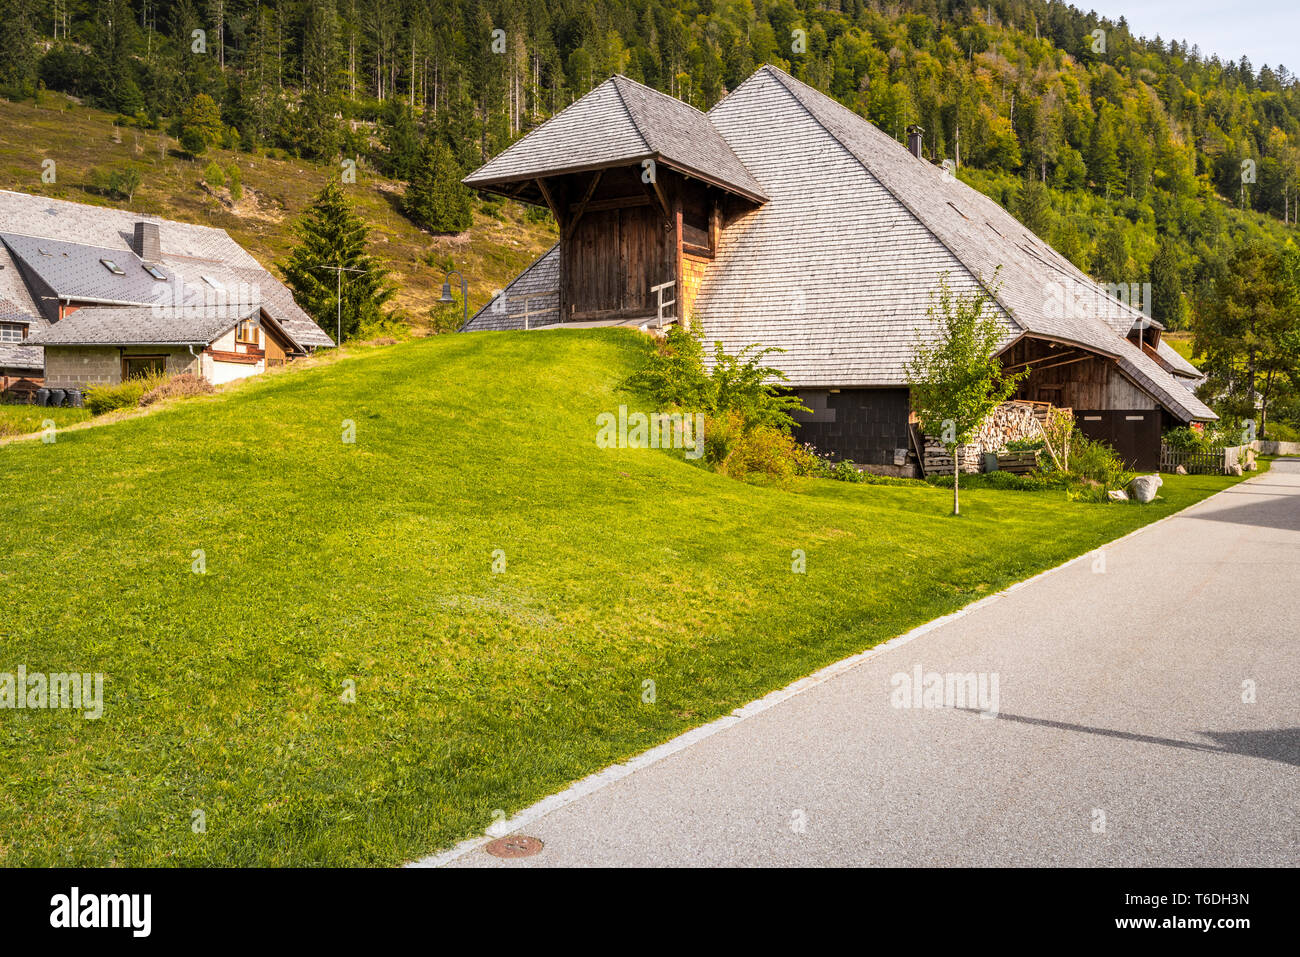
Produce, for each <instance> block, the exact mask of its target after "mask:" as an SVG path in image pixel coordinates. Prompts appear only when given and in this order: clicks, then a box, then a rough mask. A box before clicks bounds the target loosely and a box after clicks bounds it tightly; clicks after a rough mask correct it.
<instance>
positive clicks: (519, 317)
mask: <svg viewBox="0 0 1300 957" xmlns="http://www.w3.org/2000/svg"><path fill="white" fill-rule="evenodd" d="M559 288H560V244H559V243H556V244H555V245H554V246H552V247H551V248H550V249H548V250H547V251H546V252H544V253H542V255H540V256H538V257H537V259H535V260H534V261H533V263H532V265H530V266H529V267H528V268H527V269H525V270H524V271H523V272H521V273H520V274H519V275H518V276H516V277H515V278H514V279H513V280H512V281H511V282H510V284H509V285H507V286H506V288H505V289H502V290H501V291H500V292H499V293H497V294H496V295H495V296H493V297H492V298H491V299H490V300H488V302H487V303H486V304H485V305H484V306H483V308H482V309H480V310H479V311H478V312H476V313H474V315H472V316H470V317H469V322H467V323H465V326H464V328H463V330H462V331H464V332H484V331H498V332H499V331H505V330H507V329H522V328H524V312H525V306H528V307H530V309H531V314H530V315H529V318H528V326H529V328H536V327H537V326H541V325H548V324H551V323H556V322H559V321H560V297H559V295H558V293H559ZM527 300H531V301H527ZM546 307H549V308H546ZM543 310H544V311H543ZM539 313H540V314H539Z"/></svg>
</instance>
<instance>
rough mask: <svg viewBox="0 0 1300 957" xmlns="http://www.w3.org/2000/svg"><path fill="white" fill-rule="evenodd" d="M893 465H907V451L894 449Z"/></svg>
mask: <svg viewBox="0 0 1300 957" xmlns="http://www.w3.org/2000/svg"><path fill="white" fill-rule="evenodd" d="M894 464H895V465H906V464H907V449H894Z"/></svg>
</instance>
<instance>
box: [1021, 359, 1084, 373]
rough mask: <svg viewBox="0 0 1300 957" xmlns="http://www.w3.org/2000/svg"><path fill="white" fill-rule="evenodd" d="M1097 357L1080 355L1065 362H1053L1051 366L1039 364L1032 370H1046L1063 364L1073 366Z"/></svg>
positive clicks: (1057, 367)
mask: <svg viewBox="0 0 1300 957" xmlns="http://www.w3.org/2000/svg"><path fill="white" fill-rule="evenodd" d="M1095 358H1096V356H1091V355H1087V356H1080V357H1079V358H1077V359H1068V360H1066V361H1065V362H1053V363H1052V364H1051V365H1050V366H1038V367H1036V368H1034V369H1033V370H1032V371H1034V372H1046V371H1047V370H1048V369H1059V368H1060V367H1061V366H1072V365H1074V364H1075V363H1076V362H1087V361H1088V360H1089V359H1095Z"/></svg>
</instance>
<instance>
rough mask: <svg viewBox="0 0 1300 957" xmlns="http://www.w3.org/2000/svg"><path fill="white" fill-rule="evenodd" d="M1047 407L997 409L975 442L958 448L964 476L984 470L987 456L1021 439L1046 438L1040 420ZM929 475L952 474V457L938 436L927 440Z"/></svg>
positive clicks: (1013, 404)
mask: <svg viewBox="0 0 1300 957" xmlns="http://www.w3.org/2000/svg"><path fill="white" fill-rule="evenodd" d="M1045 409H1046V406H1044V405H1043V404H1042V403H1033V402H1004V403H1002V404H1001V405H999V406H998V407H997V408H996V409H994V410H993V411H992V412H991V413H990V414H989V417H988V418H987V419H985V420H984V422H983V424H982V425H981V426H980V427H979V429H978V430H976V432H975V437H974V441H973V442H971V444H970V445H963V446H961V447H959V448H958V449H957V461H958V462H959V463H960V466H961V470H962V472H963V473H964V474H974V473H975V472H980V471H983V454H984V453H985V452H998V451H1000V450H1002V449H1005V448H1006V447H1007V443H1009V442H1014V441H1016V440H1018V439H1036V438H1039V437H1040V436H1041V435H1042V427H1041V425H1040V420H1041V419H1042V418H1043V417H1045V415H1046V412H1045ZM923 464H924V468H925V474H926V475H951V474H952V457H951V456H950V455H949V454H948V450H947V449H945V448H944V447H943V443H942V442H941V441H940V440H939V437H938V436H934V435H927V436H926V437H925V462H924V463H923Z"/></svg>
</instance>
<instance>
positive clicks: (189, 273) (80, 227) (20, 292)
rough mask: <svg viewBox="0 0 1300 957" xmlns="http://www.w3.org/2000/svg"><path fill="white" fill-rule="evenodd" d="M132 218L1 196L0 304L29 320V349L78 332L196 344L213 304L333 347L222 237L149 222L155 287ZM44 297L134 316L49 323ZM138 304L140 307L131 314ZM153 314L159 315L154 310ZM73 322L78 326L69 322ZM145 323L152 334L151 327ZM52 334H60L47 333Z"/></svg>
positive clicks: (305, 341)
mask: <svg viewBox="0 0 1300 957" xmlns="http://www.w3.org/2000/svg"><path fill="white" fill-rule="evenodd" d="M141 219H142V217H141V216H140V214H138V213H133V212H131V211H129V210H118V209H107V208H102V207H98V206H86V205H83V204H80V203H71V202H66V201H64V200H55V199H48V198H46V197H43V196H32V195H28V194H25V193H14V192H9V191H7V190H0V267H4V268H0V298H7V299H11V300H12V301H14V302H15V303H16V304H17V305H18V307H19V308H20V309H22V310H24V311H26V312H27V313H28V314H29V315H30V316H31V328H30V330H29V335H28V339H29V341H30V342H31V343H32V344H33V345H42V344H45V343H49V344H55V343H67V342H71V341H73V340H72V339H71V338H70V337H71V336H73V335H74V333H76V332H77V330H78V329H84V330H87V331H86V332H85V333H82V334H86V335H89V334H90V331H91V330H93V332H94V335H95V336H106V335H110V334H111V335H115V336H118V337H119V338H113V339H107V340H105V339H101V338H93V339H86V340H84V341H87V342H89V341H94V342H110V343H113V344H150V345H159V344H163V343H167V342H192V341H198V340H200V339H201V338H202V336H203V335H205V334H206V333H207V331H208V329H209V328H211V325H212V320H211V315H210V314H209V313H207V312H205V310H204V309H203V308H195V307H196V306H203V305H204V304H205V303H206V304H207V305H209V306H211V305H212V304H214V303H216V302H220V303H222V304H223V305H224V306H226V307H228V311H232V312H238V311H239V310H240V309H242V307H243V306H244V305H260V306H261V308H262V309H264V310H265V311H266V313H267V314H268V315H269V316H270V317H271V318H272V319H273V320H274V321H275V322H276V323H277V324H278V325H279V326H280V327H281V328H283V329H284V331H285V332H286V333H287V334H288V336H289V337H290V338H291V339H292V340H293V341H294V342H295V343H296V344H297V345H298V346H299V347H302V348H308V347H315V346H331V345H333V344H334V341H333V339H331V338H330V336H329V335H328V334H327V333H326V332H325V331H324V330H322V329H321V328H320V327H319V326H317V325H316V323H315V322H313V321H312V319H311V317H310V316H308V315H307V314H306V313H305V312H303V310H302V309H301V308H300V307H299V306H298V305H297V303H296V302H294V300H293V295H292V293H291V292H290V291H289V290H288V289H287V288H286V287H285V286H284V284H283V283H281V282H280V281H279V280H277V279H276V278H275V277H274V276H273V275H272V274H271V273H270V272H268V271H267V270H266V269H264V268H262V266H261V264H260V263H258V261H257V260H256V259H254V258H253V256H251V255H250V254H249V253H248V252H247V251H246V250H245V249H244V248H243V247H241V246H240V245H239V244H238V243H236V242H235V241H234V240H233V239H231V238H230V236H229V235H228V234H227V233H226V231H225V230H223V229H216V228H214V227H211V226H197V225H193V224H189V223H178V222H173V221H171V220H165V219H151V220H150V221H151V222H154V223H156V224H157V226H158V232H159V242H160V247H161V252H162V255H161V257H160V259H159V261H158V262H157V263H156V264H155V265H156V266H157V267H158V268H159V269H160V270H161V271H162V273H163V274H164V276H165V279H164V280H163V281H161V282H160V281H159V280H157V279H155V278H154V277H153V276H151V275H149V274H148V273H147V272H145V270H144V267H143V264H142V263H141V261H140V258H139V257H138V256H137V255H136V254H135V251H134V246H133V240H134V234H135V224H136V223H137V222H139V221H140V220H141ZM101 258H106V259H110V260H111V261H113V262H114V263H115V264H116V265H117V266H118V267H119V268H120V269H121V270H122V272H123V273H124V275H121V276H118V275H115V274H114V273H112V272H110V271H109V270H108V269H107V268H105V267H104V265H103V264H102V263H101V262H100V259H101ZM19 264H21V265H23V266H24V267H26V269H27V270H28V271H29V273H32V274H34V275H35V278H36V280H37V282H36V285H37V286H41V285H42V284H43V286H44V287H45V288H44V289H42V290H40V291H39V292H38V293H37V296H39V297H41V298H40V299H38V298H35V297H34V296H33V292H32V288H31V286H30V285H29V284H28V283H27V282H24V281H23V276H22V275H21V272H20V270H19V269H18V268H17V267H18V266H19ZM204 277H207V279H211V280H214V281H215V283H216V285H213V284H211V283H209V282H208V281H207V279H205V278H204ZM218 287H219V288H218ZM47 290H48V291H47ZM51 295H52V296H54V297H57V298H58V299H63V298H67V299H72V300H74V301H78V300H79V301H82V302H87V301H90V302H94V301H100V302H112V303H127V304H134V306H135V307H134V308H133V307H132V306H124V307H120V308H126V309H127V310H128V311H127V312H124V313H123V314H122V315H121V316H119V317H116V318H112V317H107V316H104V315H102V310H101V309H100V308H99V307H96V308H95V310H94V311H88V310H90V309H91V307H89V306H87V307H83V308H82V309H80V310H78V311H77V312H74V313H72V314H71V315H69V316H68V317H67V318H65V319H63V320H62V321H59V322H56V323H53V324H51V322H50V320H51V319H53V318H56V317H57V308H56V302H55V301H54V300H49V301H46V300H45V299H44V297H46V296H51ZM141 305H144V306H148V307H149V308H139V306H141ZM160 305H162V306H164V308H154V307H157V306H160ZM178 306H185V307H186V308H180V309H178V308H176V307H178ZM251 311H252V310H244V311H243V314H244V315H247V314H249V313H250V312H251ZM82 313H85V315H82ZM79 315H81V318H80V319H78V320H77V321H76V322H72V320H74V319H76V318H77V316H79ZM234 321H235V320H234V319H232V320H231V321H230V323H228V324H227V326H226V328H229V327H230V326H231V325H233V324H234ZM154 322H159V323H161V325H158V326H157V327H155V326H153V325H151V323H154ZM65 323H72V324H71V325H68V326H64V324H65ZM57 326H64V328H63V329H62V330H61V331H59V332H58V333H57V334H56V333H55V331H54V329H55V327H57ZM220 331H221V332H224V331H225V330H224V329H222V330H220ZM77 341H83V340H77ZM203 341H205V342H207V341H210V339H207V340H203Z"/></svg>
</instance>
